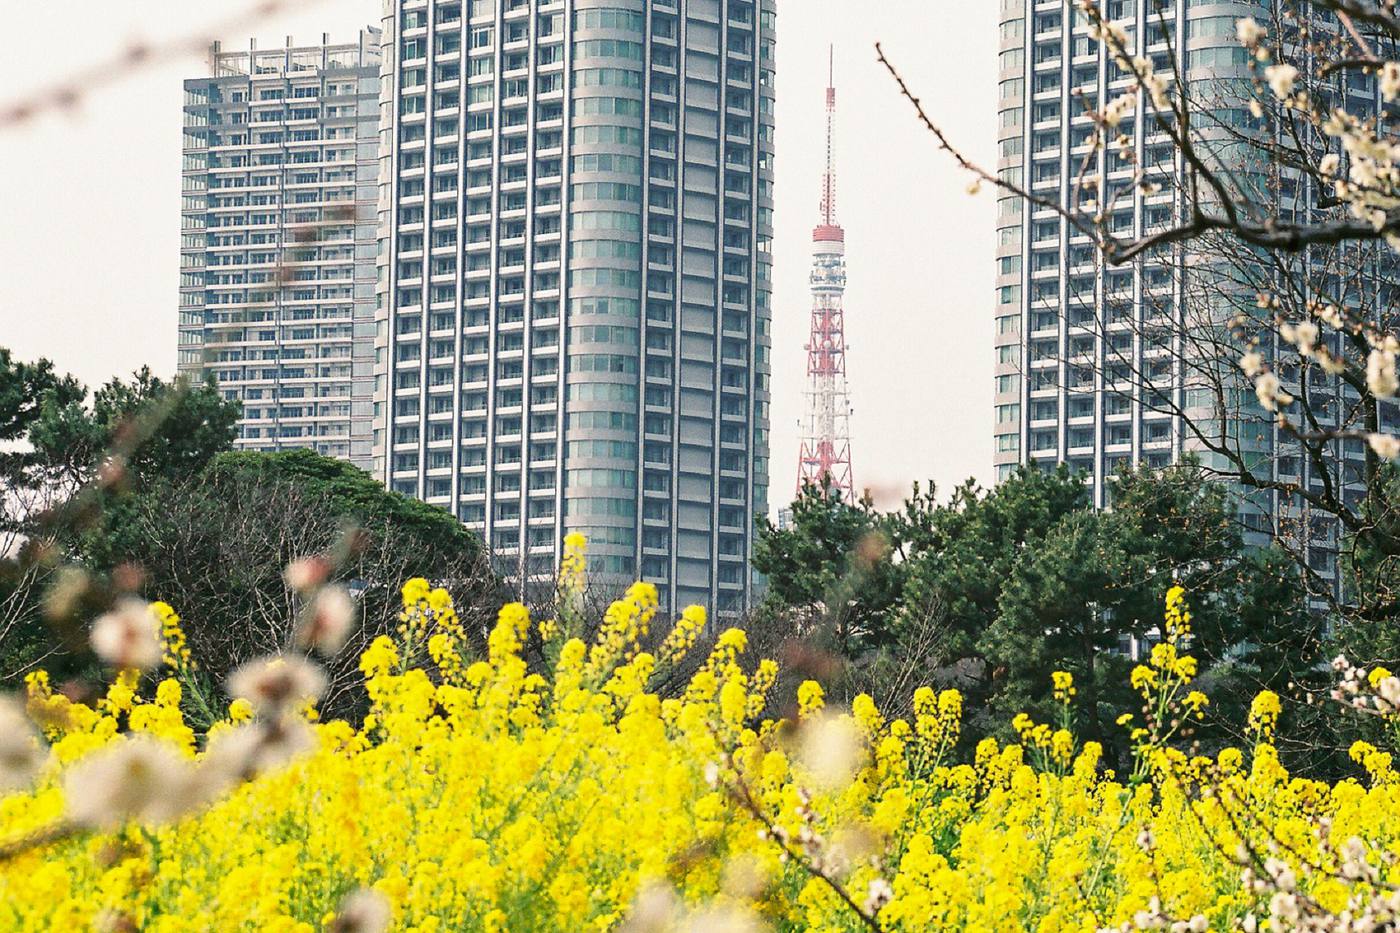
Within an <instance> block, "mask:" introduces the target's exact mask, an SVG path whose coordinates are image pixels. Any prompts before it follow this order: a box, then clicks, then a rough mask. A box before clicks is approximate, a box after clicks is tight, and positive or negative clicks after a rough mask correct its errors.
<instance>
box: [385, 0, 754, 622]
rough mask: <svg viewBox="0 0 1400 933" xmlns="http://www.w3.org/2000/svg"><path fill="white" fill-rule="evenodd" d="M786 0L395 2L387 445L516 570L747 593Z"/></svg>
mask: <svg viewBox="0 0 1400 933" xmlns="http://www.w3.org/2000/svg"><path fill="white" fill-rule="evenodd" d="M773 16H774V10H773V0H762V2H755V0H652V2H643V0H573V2H564V0H551V2H546V0H417V2H411V0H391V2H387V3H386V5H385V18H384V23H383V34H384V37H385V40H384V48H383V70H382V75H381V82H382V84H381V89H380V90H381V100H382V101H383V104H382V107H383V108H384V109H383V113H382V114H381V134H382V139H381V146H380V153H381V160H382V163H383V164H382V167H381V191H380V201H379V209H380V229H381V243H380V282H379V314H378V321H379V335H378V344H377V353H378V366H379V369H378V373H379V376H378V380H379V386H378V389H379V396H378V398H379V400H380V401H379V403H378V404H379V405H380V406H381V408H382V412H381V415H382V420H381V422H380V423H382V424H383V425H384V427H383V430H382V431H380V432H379V434H378V436H377V437H376V446H375V453H376V457H377V458H378V460H377V465H378V468H379V469H380V470H381V471H382V475H383V476H384V478H385V480H386V481H387V482H388V483H389V485H390V486H391V487H392V488H394V489H397V490H399V491H402V492H405V493H409V494H411V495H416V496H420V497H422V498H424V499H426V500H427V501H429V502H433V503H437V504H441V505H443V506H444V507H446V508H449V509H451V510H452V511H454V512H455V513H456V514H457V515H458V516H459V517H461V519H462V520H463V521H464V522H466V523H467V524H468V525H470V526H471V527H473V528H474V529H476V530H478V531H479V532H480V533H481V534H482V536H483V538H484V539H485V540H486V541H487V542H488V544H489V545H490V547H491V548H492V550H493V552H494V553H495V554H496V555H497V560H498V563H499V565H500V568H501V570H502V571H503V572H504V573H505V574H506V575H507V576H509V577H511V578H512V579H515V580H518V581H520V583H521V586H522V588H523V587H524V586H525V585H526V584H528V583H529V582H530V581H532V580H538V581H540V582H541V583H544V582H546V581H549V580H551V579H552V575H553V571H554V567H555V564H556V560H557V555H558V551H559V548H560V542H561V540H562V538H563V536H564V535H565V534H566V533H568V532H570V531H580V532H582V533H583V534H585V535H586V536H587V537H588V538H589V541H590V547H589V557H590V563H591V569H592V570H593V571H594V573H595V575H596V574H602V575H604V576H605V577H607V578H611V579H612V580H614V581H617V582H620V581H622V580H624V579H635V578H637V577H641V578H644V579H646V580H648V581H651V582H654V583H655V584H656V585H657V587H658V590H659V592H660V594H661V597H662V603H663V605H685V604H689V603H701V604H703V605H706V606H708V607H710V608H718V609H721V610H737V609H739V608H741V607H742V606H744V605H745V604H746V603H747V601H748V597H749V594H750V590H751V585H752V581H751V577H750V571H749V569H748V559H749V556H750V553H751V548H752V542H751V539H752V526H753V516H754V515H755V513H756V512H761V511H766V509H767V487H768V449H767V448H768V437H767V421H768V379H769V363H768V355H769V351H768V341H769V313H770V312H769V300H768V296H769V290H770V268H771V249H770V247H771V240H772V190H771V189H772V151H773V117H772V114H773V81H772V78H773Z"/></svg>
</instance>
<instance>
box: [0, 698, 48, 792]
mask: <svg viewBox="0 0 1400 933" xmlns="http://www.w3.org/2000/svg"><path fill="white" fill-rule="evenodd" d="M47 758H48V749H47V748H46V747H45V745H44V741H43V739H42V738H41V737H40V735H39V731H38V730H37V729H35V728H34V724H33V723H32V722H30V721H29V717H28V716H27V715H25V712H24V706H23V705H22V704H21V703H20V701H19V700H17V699H15V698H13V697H10V696H0V794H5V793H8V792H10V791H16V790H25V789H26V788H28V787H30V786H31V785H32V784H33V783H34V778H35V776H36V775H37V774H38V773H39V769H40V768H41V767H43V765H44V761H45V759H47Z"/></svg>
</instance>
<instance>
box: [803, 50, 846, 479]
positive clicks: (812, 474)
mask: <svg viewBox="0 0 1400 933" xmlns="http://www.w3.org/2000/svg"><path fill="white" fill-rule="evenodd" d="M828 68H829V69H831V65H830V64H828ZM833 78H834V71H833V70H828V78H827V88H826V174H825V175H824V176H823V177H822V202H821V215H822V222H821V223H820V224H818V225H817V227H816V228H815V229H814V230H813V231H812V273H811V277H810V281H811V287H812V336H811V340H810V342H809V343H808V344H807V391H806V396H807V415H806V417H805V418H804V419H803V421H802V453H801V454H800V456H799V460H798V467H797V491H798V492H799V493H800V492H801V491H802V487H803V485H804V484H806V483H811V484H813V485H814V486H817V487H821V486H822V485H823V482H824V481H825V482H827V483H829V484H830V487H831V488H832V489H838V490H840V491H841V495H842V498H844V499H846V500H847V501H850V500H851V499H853V498H854V496H855V481H854V480H853V478H852V476H851V402H850V397H849V395H848V393H847V391H846V321H845V315H844V312H843V311H842V309H841V302H842V296H843V295H844V293H845V291H846V232H845V231H844V230H842V229H841V226H840V224H838V223H837V222H836V168H835V166H834V164H833V160H832V152H831V142H832V139H831V134H832V128H833V121H834V119H835V116H836V88H835V81H834V80H833Z"/></svg>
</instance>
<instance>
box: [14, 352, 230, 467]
mask: <svg viewBox="0 0 1400 933" xmlns="http://www.w3.org/2000/svg"><path fill="white" fill-rule="evenodd" d="M241 414H242V407H241V406H240V405H239V403H238V402H237V401H235V400H232V399H225V398H224V397H223V396H221V395H220V394H219V391H218V389H217V388H216V387H215V386H214V383H213V381H212V380H210V381H209V382H207V383H204V384H203V385H191V384H190V383H188V382H186V381H185V380H183V379H177V380H175V381H174V382H166V381H164V380H162V379H160V378H159V377H157V376H154V375H152V373H151V371H150V369H149V368H142V369H141V370H139V371H138V372H136V373H134V374H133V376H132V379H131V380H130V381H124V380H122V379H113V380H111V381H110V382H108V383H107V384H106V385H105V386H103V387H102V388H100V389H98V390H97V392H95V393H94V394H93V398H92V403H91V405H88V404H87V403H86V401H85V395H84V396H80V397H78V398H70V399H68V400H67V401H66V403H64V404H52V405H48V406H46V407H45V409H44V411H43V413H42V415H41V416H40V417H39V418H38V419H37V420H36V421H35V422H34V423H33V425H32V426H31V428H30V430H29V434H28V439H29V442H30V443H31V444H32V445H33V446H34V447H35V449H36V451H37V452H38V453H39V454H40V455H41V457H42V458H43V462H44V463H45V465H46V466H47V467H48V468H49V469H50V470H52V471H54V472H56V473H58V474H60V475H63V476H65V477H67V478H69V479H71V480H73V481H76V482H86V481H87V480H89V479H91V478H92V475H93V473H94V472H95V471H96V469H97V467H98V466H99V465H100V464H101V462H102V459H103V458H104V457H105V456H106V455H107V454H108V453H109V452H110V451H112V450H113V449H116V450H119V451H121V452H122V460H123V462H124V467H125V470H126V483H125V485H126V486H127V487H128V488H135V487H139V486H141V485H142V484H145V483H152V482H157V481H162V480H165V481H169V480H176V479H181V478H185V477H189V476H193V475H194V474H195V473H197V472H199V471H200V470H201V469H203V468H204V466H205V465H206V464H207V463H208V462H209V461H210V460H212V459H213V458H214V456H215V455H216V454H218V453H220V452H221V451H225V450H229V449H231V448H232V447H233V440H234V438H235V437H236V436H237V434H238V418H239V416H240V415H241Z"/></svg>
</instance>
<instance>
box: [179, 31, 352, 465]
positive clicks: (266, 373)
mask: <svg viewBox="0 0 1400 933" xmlns="http://www.w3.org/2000/svg"><path fill="white" fill-rule="evenodd" d="M209 63H210V73H209V77H207V78H197V79H193V80H188V81H186V82H185V106H184V126H185V138H184V174H183V187H184V204H183V210H182V213H181V226H182V230H181V240H180V324H179V370H180V372H181V373H182V374H184V375H188V376H190V377H192V378H194V379H204V378H205V377H207V376H210V375H212V376H214V377H215V378H216V379H217V380H218V383H219V388H220V389H221V391H222V392H223V393H224V395H225V396H227V397H228V398H233V399H238V400H239V401H241V402H242V403H243V419H242V422H241V424H240V430H239V436H238V439H237V441H236V442H235V443H236V446H237V447H239V448H240V449H247V450H277V449H280V448H284V447H310V448H312V449H314V450H316V451H318V452H320V453H322V454H326V455H329V456H333V457H340V458H342V459H347V460H350V461H351V462H353V463H355V464H357V465H359V466H361V467H363V468H365V469H369V468H370V466H371V465H372V461H371V417H372V414H373V411H372V405H373V397H372V396H373V388H374V381H373V375H374V372H373V366H374V360H373V353H374V250H375V220H376V217H375V185H374V183H375V179H376V177H377V174H378V158H377V149H376V145H375V143H376V140H377V134H376V130H377V128H378V106H377V104H378V85H379V81H378V73H379V34H378V31H377V30H373V29H370V30H364V31H362V32H361V33H360V35H359V39H358V41H356V42H354V43H349V44H342V45H333V44H331V43H330V42H329V41H328V40H327V39H326V38H325V37H323V39H322V42H321V44H320V45H312V46H296V45H293V44H292V42H291V40H290V39H289V40H288V41H287V45H286V47H285V48H277V49H259V48H257V46H256V45H254V44H252V43H250V44H249V46H248V48H247V49H245V50H241V51H226V50H224V49H222V48H220V47H219V45H218V44H217V43H216V44H215V45H214V46H213V47H212V48H211V49H210V55H209Z"/></svg>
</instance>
